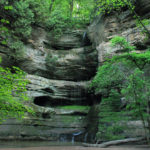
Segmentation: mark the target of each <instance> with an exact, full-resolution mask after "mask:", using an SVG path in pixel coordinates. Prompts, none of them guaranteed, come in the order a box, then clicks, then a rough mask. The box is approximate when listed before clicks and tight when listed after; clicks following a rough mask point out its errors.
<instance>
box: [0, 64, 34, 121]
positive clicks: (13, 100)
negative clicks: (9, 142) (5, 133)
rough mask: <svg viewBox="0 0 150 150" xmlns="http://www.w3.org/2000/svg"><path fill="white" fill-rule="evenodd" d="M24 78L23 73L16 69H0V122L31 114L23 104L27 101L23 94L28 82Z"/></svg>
mask: <svg viewBox="0 0 150 150" xmlns="http://www.w3.org/2000/svg"><path fill="white" fill-rule="evenodd" d="M12 71H13V72H14V73H12ZM24 77H25V73H24V72H23V71H22V70H20V69H19V68H17V67H13V68H12V69H9V68H6V69H4V68H3V67H0V107H1V109H0V121H3V120H4V119H6V118H10V117H15V118H21V117H23V116H24V113H25V112H29V113H33V112H32V110H31V108H29V107H27V106H26V105H25V104H23V102H24V101H27V100H28V97H27V96H26V94H25V92H26V85H27V83H28V82H27V80H25V79H24Z"/></svg>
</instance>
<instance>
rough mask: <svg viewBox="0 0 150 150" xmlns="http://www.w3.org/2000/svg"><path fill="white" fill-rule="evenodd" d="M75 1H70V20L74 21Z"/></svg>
mask: <svg viewBox="0 0 150 150" xmlns="http://www.w3.org/2000/svg"><path fill="white" fill-rule="evenodd" d="M73 5H74V0H70V19H72V13H73Z"/></svg>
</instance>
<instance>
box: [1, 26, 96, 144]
mask: <svg viewBox="0 0 150 150" xmlns="http://www.w3.org/2000/svg"><path fill="white" fill-rule="evenodd" d="M84 32H85V31H79V30H75V31H69V32H68V31H67V32H65V33H64V34H63V35H62V36H61V37H59V38H58V39H54V38H53V37H50V36H48V33H47V32H46V31H45V30H44V29H42V28H40V27H34V28H33V31H32V36H31V39H28V41H27V42H26V44H25V54H24V55H23V58H22V59H21V60H20V61H17V62H16V64H17V65H18V66H19V67H20V68H21V69H22V70H24V71H25V72H27V77H26V78H27V80H28V81H29V84H28V86H27V95H28V96H29V97H30V101H29V102H28V104H27V105H29V106H31V107H32V108H33V109H34V111H35V116H29V115H26V117H25V118H24V119H23V120H20V121H17V120H15V119H10V120H7V121H6V122H4V123H3V124H1V125H0V139H8V140H9V139H10V140H15V139H16V140H49V141H62V142H67V141H70V142H71V141H73V142H74V141H84V139H85V134H86V127H87V114H88V112H89V109H90V106H89V105H91V104H92V96H91V94H90V93H89V91H88V86H89V80H90V79H91V78H92V77H93V76H94V75H95V72H96V68H97V51H96V50H95V49H93V47H92V45H91V43H90V41H88V39H87V36H86V33H84ZM0 52H1V51H0ZM2 55H3V57H4V58H5V57H7V55H5V53H2ZM4 60H6V59H4ZM4 65H6V66H7V65H8V64H5V62H4V64H3V66H4ZM60 106H68V108H60ZM84 107H85V109H83V108H84ZM87 107H88V109H87ZM81 108H82V109H81Z"/></svg>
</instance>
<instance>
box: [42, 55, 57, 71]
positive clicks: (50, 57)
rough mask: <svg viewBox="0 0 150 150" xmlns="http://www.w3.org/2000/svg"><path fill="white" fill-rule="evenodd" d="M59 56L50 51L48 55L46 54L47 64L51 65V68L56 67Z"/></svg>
mask: <svg viewBox="0 0 150 150" xmlns="http://www.w3.org/2000/svg"><path fill="white" fill-rule="evenodd" d="M57 60H58V57H57V56H53V55H52V54H51V53H48V55H47V56H46V60H45V61H46V65H47V66H48V67H50V68H51V69H52V68H53V69H55V67H54V66H55V65H56V63H57Z"/></svg>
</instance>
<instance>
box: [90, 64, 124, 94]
mask: <svg viewBox="0 0 150 150" xmlns="http://www.w3.org/2000/svg"><path fill="white" fill-rule="evenodd" d="M124 78H125V77H124V74H122V72H121V70H120V68H119V64H111V63H109V62H106V63H104V64H103V65H102V66H100V67H99V68H98V71H97V73H96V76H95V77H94V79H93V80H92V82H91V85H90V88H91V89H92V88H94V89H95V92H96V93H97V92H100V93H101V94H102V95H105V96H108V95H109V94H110V91H111V89H116V88H117V90H118V91H120V89H121V87H122V84H123V81H124Z"/></svg>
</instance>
